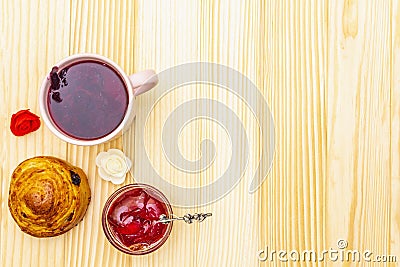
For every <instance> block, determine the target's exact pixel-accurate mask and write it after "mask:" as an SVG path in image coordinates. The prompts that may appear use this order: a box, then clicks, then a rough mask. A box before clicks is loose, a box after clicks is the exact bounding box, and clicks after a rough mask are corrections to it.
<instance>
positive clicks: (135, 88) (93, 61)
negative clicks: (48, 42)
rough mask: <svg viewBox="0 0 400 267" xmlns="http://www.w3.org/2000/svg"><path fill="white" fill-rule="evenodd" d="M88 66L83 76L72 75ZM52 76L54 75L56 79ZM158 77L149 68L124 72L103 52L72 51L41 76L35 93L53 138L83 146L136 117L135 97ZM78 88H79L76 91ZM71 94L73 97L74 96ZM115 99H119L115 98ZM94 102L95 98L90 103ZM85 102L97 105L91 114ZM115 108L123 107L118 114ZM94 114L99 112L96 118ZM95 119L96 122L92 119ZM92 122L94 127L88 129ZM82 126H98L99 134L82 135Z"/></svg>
mask: <svg viewBox="0 0 400 267" xmlns="http://www.w3.org/2000/svg"><path fill="white" fill-rule="evenodd" d="M85 64H86V65H85ZM77 66H78V67H77ZM84 66H85V67H84ZM86 66H88V67H86ZM86 70H88V73H82V77H83V78H80V79H78V80H74V77H78V76H77V75H78V74H79V71H81V72H86ZM101 75H104V76H105V77H101ZM113 75H114V76H115V77H114V76H113ZM53 76H55V81H54V77H53ZM92 76H93V77H92ZM110 77H112V78H110ZM64 78H65V79H64ZM92 79H93V80H96V81H97V80H99V79H102V80H101V81H102V82H98V81H97V82H98V84H100V85H102V86H98V85H96V86H93V82H91V80H92ZM104 80H105V81H104ZM116 80H117V82H116ZM157 82H158V79H157V76H156V74H155V72H154V71H153V70H145V71H142V72H138V73H135V74H133V75H130V76H128V75H127V74H126V73H125V72H124V71H123V70H122V68H121V67H119V66H118V65H117V64H116V63H115V62H113V61H112V60H110V59H108V58H106V57H103V56H100V55H96V54H77V55H72V56H69V57H67V58H65V59H63V60H61V61H60V62H59V63H57V64H56V65H55V68H54V67H53V70H52V72H51V73H50V74H49V75H48V76H47V77H46V78H45V79H44V80H43V83H42V85H41V88H40V93H39V107H40V113H41V117H42V119H43V121H44V123H45V124H46V125H47V127H48V128H49V129H50V130H51V131H52V132H53V133H54V134H55V135H56V136H57V137H59V138H60V139H62V140H64V141H66V142H68V143H71V144H75V145H85V146H88V145H97V144H101V143H104V142H107V141H109V140H111V139H113V138H114V137H116V136H118V135H120V134H121V133H122V131H123V130H124V129H127V128H128V127H129V126H130V124H131V122H132V120H133V118H134V117H135V114H134V109H133V105H134V100H135V97H136V96H137V95H140V94H142V93H144V92H146V91H148V90H150V89H151V88H153V87H154V86H155V85H156V84H157ZM58 83H59V84H58ZM79 83H81V85H82V86H80V84H79ZM94 84H95V83H94ZM56 85H57V86H56ZM78 87H79V88H80V89H78V91H74V90H75V88H78ZM89 87H90V89H88V88H89ZM103 87H104V88H103ZM107 87H108V88H107ZM82 88H83V89H82ZM121 88H123V89H121ZM86 89H87V90H86ZM68 90H70V91H68ZM118 90H119V91H118ZM121 90H123V91H124V92H122V91H121ZM73 92H74V93H73ZM121 92H122V93H121ZM72 94H75V95H72ZM71 95H72V96H71ZM88 95H89V96H90V97H88ZM107 95H108V99H107V98H106V96H107ZM71 98H73V99H74V100H73V101H72V100H71ZM117 100H118V101H120V102H115V101H117ZM74 101H75V102H74ZM79 101H87V102H88V103H85V102H83V103H80V102H79ZM95 101H97V102H98V103H97V104H96V103H94V104H93V102H95ZM114 102H115V103H114ZM110 103H114V104H113V105H111V104H110ZM109 104H110V105H109ZM68 105H69V107H68ZM74 105H75V106H74ZM79 105H80V106H79ZM77 106H78V107H79V108H78V109H77V108H76V107H77ZM86 106H87V107H88V108H89V107H90V106H94V107H97V108H98V110H96V109H93V112H94V113H93V114H92V115H90V112H91V110H90V109H88V110H86V109H85V107H86ZM81 109H82V110H81ZM105 109H108V111H105ZM117 110H121V112H120V114H118V113H116V114H113V112H114V111H115V112H117ZM122 110H123V112H122ZM101 112H108V113H104V114H102V113H101ZM115 112H114V113H115ZM101 114H102V115H101ZM97 115H98V116H102V117H99V118H96V117H95V116H97ZM90 116H92V117H90ZM114 118H116V119H114ZM113 119H114V121H113ZM85 120H86V121H85ZM102 120H103V121H102ZM105 121H108V122H109V123H108V124H107V123H106V122H105ZM96 122H100V123H97V124H96ZM76 125H79V126H76ZM96 125H98V126H96ZM74 127H75V128H74ZM85 127H86V128H85ZM90 127H97V128H92V129H90ZM107 127H111V128H110V129H109V131H107V130H106V128H107ZM85 130H86V131H87V132H89V134H91V133H94V132H97V130H99V133H98V135H97V136H96V135H95V134H94V136H89V135H87V136H86V135H83V134H81V132H82V133H84V132H85ZM101 131H103V132H101ZM76 133H79V134H76Z"/></svg>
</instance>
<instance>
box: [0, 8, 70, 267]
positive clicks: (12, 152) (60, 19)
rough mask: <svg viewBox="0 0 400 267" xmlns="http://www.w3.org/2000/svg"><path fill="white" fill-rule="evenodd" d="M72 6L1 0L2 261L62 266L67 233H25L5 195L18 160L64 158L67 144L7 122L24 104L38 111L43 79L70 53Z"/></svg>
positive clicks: (44, 132) (45, 132)
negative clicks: (16, 131) (23, 132)
mask: <svg viewBox="0 0 400 267" xmlns="http://www.w3.org/2000/svg"><path fill="white" fill-rule="evenodd" d="M69 10H70V6H69V3H68V2H65V1H56V2H55V1H48V2H47V1H46V2H41V3H38V2H34V1H12V2H8V1H2V2H1V11H0V12H1V36H2V37H1V52H0V56H1V62H2V64H1V66H0V72H1V77H2V78H1V88H2V89H1V98H2V99H4V100H5V101H4V103H6V105H5V106H4V105H2V106H3V107H2V112H1V120H2V128H1V132H2V136H3V139H2V145H1V147H2V149H1V151H2V171H1V172H2V176H1V179H2V180H1V202H2V205H1V230H0V231H1V233H2V234H1V243H0V247H1V251H0V265H1V266H29V265H32V266H39V264H43V265H49V266H63V258H64V255H65V254H64V246H63V243H64V239H65V236H60V237H56V238H53V239H49V240H47V239H37V238H33V237H31V236H29V235H26V234H23V233H22V232H21V231H20V229H19V228H18V226H17V225H16V224H15V223H14V220H13V219H12V217H11V215H10V213H9V211H8V206H7V203H8V202H7V199H8V188H9V181H10V177H11V173H12V172H13V170H14V168H15V167H16V166H17V165H18V163H19V162H21V161H23V160H25V159H26V158H29V157H33V156H37V155H53V156H56V157H60V158H65V157H66V145H65V143H63V142H61V141H60V140H58V139H57V138H56V137H55V136H53V135H52V134H51V133H50V131H49V130H48V129H47V128H46V127H45V126H42V127H41V128H40V129H39V130H38V131H36V132H34V133H32V134H29V135H27V136H24V137H15V136H13V135H12V134H11V132H10V130H9V123H10V118H11V115H12V114H13V113H16V112H17V111H18V110H21V109H28V108H29V109H30V110H31V111H32V112H34V113H36V114H39V107H38V101H37V99H38V91H39V87H40V84H41V82H42V80H43V79H44V78H45V77H46V75H47V74H48V72H49V70H50V68H51V66H52V64H54V62H56V61H58V60H60V59H62V58H63V57H65V56H67V55H68V50H69V26H68V25H69ZM39 14H40V15H39ZM54 14H58V15H57V16H55V15H54ZM42 123H43V122H42ZM3 127H4V128H3ZM49 144H51V145H49Z"/></svg>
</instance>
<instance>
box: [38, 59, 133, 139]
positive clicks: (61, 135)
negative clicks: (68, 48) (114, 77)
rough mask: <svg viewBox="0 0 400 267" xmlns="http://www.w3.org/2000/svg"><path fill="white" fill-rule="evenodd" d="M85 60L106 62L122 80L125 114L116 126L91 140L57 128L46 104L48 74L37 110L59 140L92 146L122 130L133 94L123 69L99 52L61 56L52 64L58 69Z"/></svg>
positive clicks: (126, 120)
mask: <svg viewBox="0 0 400 267" xmlns="http://www.w3.org/2000/svg"><path fill="white" fill-rule="evenodd" d="M85 60H93V61H98V62H103V63H106V64H107V65H109V66H110V67H111V68H112V69H113V70H114V71H115V72H117V74H118V75H119V76H120V78H121V79H122V80H123V82H124V85H125V89H126V91H127V94H128V106H127V109H126V111H125V115H124V117H123V119H122V121H121V122H120V123H119V124H118V126H117V127H116V128H115V129H114V130H113V131H111V132H110V133H108V134H107V135H105V136H103V137H100V138H96V139H91V140H82V139H78V138H75V137H73V136H71V135H68V134H66V133H64V132H63V131H62V130H61V129H59V127H58V126H56V124H55V122H54V121H53V119H52V118H51V116H50V113H49V109H48V105H47V95H48V93H49V89H50V76H49V74H47V75H46V77H45V78H44V79H43V81H42V84H41V86H40V91H39V110H40V114H41V117H42V120H43V121H44V123H45V124H46V126H47V127H48V128H49V129H50V131H51V132H52V133H53V134H54V135H56V136H57V137H58V138H60V139H61V140H63V141H65V142H67V143H70V144H74V145H81V146H92V145H98V144H102V143H105V142H107V141H110V140H111V139H113V138H114V137H116V136H117V135H118V134H119V133H121V132H122V130H123V129H124V127H125V125H127V124H128V122H129V121H130V117H131V114H132V112H133V102H134V101H133V100H134V94H133V87H132V83H131V81H130V79H129V77H128V75H127V74H126V73H125V71H124V70H123V69H122V68H121V67H120V66H119V65H118V64H117V63H115V62H114V61H112V60H111V59H109V58H107V57H105V56H102V55H99V54H94V53H80V54H73V55H70V56H68V57H65V58H63V59H62V60H60V61H59V62H57V63H56V64H54V66H56V67H58V68H59V69H63V68H65V67H66V66H69V65H71V64H74V63H78V62H81V61H85Z"/></svg>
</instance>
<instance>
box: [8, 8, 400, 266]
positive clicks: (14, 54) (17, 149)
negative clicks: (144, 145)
mask: <svg viewBox="0 0 400 267" xmlns="http://www.w3.org/2000/svg"><path fill="white" fill-rule="evenodd" d="M82 52H91V53H98V54H102V55H104V56H107V57H109V58H110V59H112V60H114V61H115V62H117V63H118V64H119V65H120V66H121V67H123V68H124V70H126V72H127V73H133V72H135V71H139V70H143V69H147V68H152V69H155V70H156V71H162V70H165V69H167V68H170V67H173V66H176V65H178V64H181V63H186V62H196V61H206V62H216V63H220V64H223V65H226V66H229V67H232V68H234V69H236V70H238V71H240V72H241V73H243V74H244V75H246V76H247V77H249V78H250V79H251V80H252V81H253V82H254V83H255V84H256V85H257V87H258V88H259V89H260V90H261V92H262V94H263V95H264V97H265V99H266V100H267V102H268V104H269V107H270V109H271V112H272V115H273V117H274V122H275V136H276V138H275V143H276V147H275V155H274V161H273V166H272V169H271V172H270V174H269V175H268V177H267V179H266V181H265V182H264V183H263V184H262V186H261V188H260V189H259V190H258V191H256V192H255V193H254V194H249V193H248V183H249V181H250V175H251V174H250V173H246V174H245V176H244V177H243V178H242V180H241V181H240V183H239V184H238V185H237V186H236V187H235V188H234V190H233V191H232V192H230V193H229V194H228V195H227V196H225V197H224V198H222V199H220V200H219V201H216V202H213V203H212V204H209V205H206V206H203V207H193V208H192V209H184V208H179V207H174V212H175V213H177V214H183V213H186V212H190V211H210V212H213V214H214V215H213V217H212V218H210V219H208V220H207V221H205V222H203V223H201V224H195V225H185V224H183V223H180V224H179V223H177V224H175V225H174V227H173V231H172V233H171V236H170V238H169V239H168V241H167V243H166V244H165V245H164V246H163V247H162V248H161V249H159V250H158V251H156V252H154V253H152V254H150V255H146V256H140V257H134V256H128V255H124V254H123V253H120V252H119V251H117V250H116V249H114V248H113V247H112V246H111V245H110V244H109V243H108V242H107V240H106V239H105V236H104V235H103V232H102V228H101V221H100V219H101V210H102V207H103V204H104V202H105V200H106V199H107V197H108V196H109V195H110V194H111V193H112V192H113V191H115V190H116V189H117V188H119V186H115V185H112V184H111V183H108V182H105V181H103V180H101V179H100V177H99V176H98V174H97V170H96V166H95V161H94V160H95V157H96V155H97V153H98V152H100V151H105V150H107V149H108V148H123V147H124V144H123V140H122V138H119V139H116V140H113V141H111V142H109V143H106V144H103V145H99V146H93V147H80V146H75V145H70V144H67V143H65V142H63V141H61V140H59V139H58V138H56V137H55V136H54V135H53V134H52V133H51V132H50V131H49V129H48V128H47V127H45V126H44V125H42V127H41V128H40V129H39V130H38V131H36V132H34V133H31V134H29V135H26V136H23V137H15V136H13V135H12V134H11V132H10V130H9V123H10V118H11V115H12V114H13V113H15V112H17V111H18V110H20V109H27V108H29V109H31V111H32V112H34V113H36V114H39V107H38V89H39V86H40V84H41V81H42V79H43V77H45V76H46V75H47V74H48V72H49V70H50V69H51V67H52V66H53V65H54V64H55V63H56V62H57V61H59V60H61V59H62V58H64V57H66V56H68V55H71V54H75V53H82ZM0 59H1V64H0V99H3V100H4V101H5V102H3V104H2V105H0V116H1V117H0V118H1V127H2V128H1V135H2V142H1V157H0V162H1V165H0V166H1V168H0V177H1V184H0V186H1V187H0V189H1V190H0V197H1V207H0V208H1V210H0V214H1V225H0V227H1V228H0V240H1V242H0V247H1V250H0V266H4V267H8V266H21V267H27V266H57V267H62V266H258V265H261V266H353V265H354V266H378V265H379V266H398V265H397V264H398V263H382V264H378V263H376V262H369V263H368V262H360V263H354V264H353V263H346V262H341V261H337V262H333V261H329V260H325V261H323V262H293V261H289V262H287V263H284V262H282V261H279V260H277V258H275V259H274V260H273V261H270V260H269V259H268V260H267V261H266V262H262V261H259V259H258V256H257V253H258V251H259V250H261V249H264V250H265V249H267V248H268V249H269V250H281V249H282V250H286V251H291V250H298V251H304V250H316V251H323V250H324V249H326V250H329V249H330V248H333V249H338V244H337V242H338V240H339V239H343V240H345V241H347V242H348V247H347V248H348V249H358V250H359V251H365V250H369V251H371V252H373V253H374V255H396V256H397V262H399V261H400V168H399V165H400V164H399V162H400V141H399V139H400V75H399V73H400V1H399V0H377V1H357V0H338V1H328V0H321V1H317V0H315V1H311V0H310V1H307V0H304V1H302V0H277V1H263V0H260V1H229V0H223V1H183V0H182V1H161V0H160V1H152V0H150V1H147V0H137V1H130V0H127V1H122V0H121V1H108V0H93V1H92V0H90V1H77V0H71V1H64V0H51V1H50V0H40V1H28V0H26V1H23V0H14V1H7V0H0ZM189 89H190V88H189ZM189 89H188V90H187V91H185V92H184V93H183V94H178V93H175V95H172V96H170V97H167V98H165V99H164V100H162V101H164V103H160V105H159V106H158V107H156V108H155V110H154V112H153V113H152V116H151V120H152V122H151V123H152V124H151V128H150V130H149V131H146V132H145V136H143V138H144V139H145V140H155V139H156V138H157V137H158V136H159V134H160V131H161V128H162V127H161V126H162V125H161V123H162V121H163V120H162V118H163V114H164V113H167V112H170V111H171V110H172V109H173V108H175V107H176V106H177V105H178V104H179V103H181V102H182V101H185V99H186V98H187V99H189V98H193V97H195V96H198V95H199V94H200V95H202V96H205V97H208V98H210V99H216V100H218V101H221V102H226V103H228V104H227V105H228V106H231V107H232V108H233V109H234V108H237V107H238V106H237V105H236V104H235V101H234V99H235V96H233V95H230V94H229V92H226V91H224V92H219V91H218V92H217V91H213V90H211V91H210V90H208V91H207V90H206V91H200V93H199V92H193V91H191V90H189ZM215 90H217V89H215ZM147 97H149V96H147ZM139 98H140V97H139ZM142 99H145V96H143V98H142ZM143 103H144V100H142V101H140V100H139V101H138V102H137V108H138V109H140V107H141V105H143ZM241 108H242V107H241V106H240V108H239V112H240V109H241ZM243 125H245V127H249V128H251V127H254V122H251V121H244V122H243ZM252 125H253V126H252ZM135 127H136V129H137V128H138V125H135ZM139 127H141V125H139ZM188 127H189V128H188V130H187V131H186V132H184V133H183V136H182V138H183V139H182V140H181V141H182V144H183V154H184V155H186V156H187V157H188V158H190V157H194V158H196V156H198V144H199V143H200V141H201V140H202V139H203V138H205V137H210V138H211V139H212V138H216V139H215V140H217V141H216V143H221V142H222V143H223V142H225V141H218V140H220V139H221V138H222V139H223V138H225V137H226V136H225V137H224V135H223V134H221V133H220V130H219V129H218V126H217V125H214V124H213V123H212V122H211V123H210V124H208V123H205V122H201V123H200V124H198V123H194V124H193V125H188ZM249 130H251V129H249ZM177 131H178V130H177ZM252 138H253V139H252V140H251V141H252V142H253V147H255V148H256V149H257V147H258V145H259V142H260V140H259V139H258V138H259V136H258V135H256V134H255V135H253V137H252ZM150 143H151V142H150ZM156 144H157V143H151V144H150V148H151V149H150V151H151V155H150V158H151V160H152V161H153V162H154V166H155V168H156V169H157V170H160V173H161V174H162V173H170V174H171V173H172V174H173V173H174V171H173V170H171V169H169V168H170V167H169V165H168V162H167V161H165V158H163V157H162V153H159V150H157V149H159V147H157V145H156ZM228 144H229V142H228ZM227 150H229V149H227ZM217 152H218V153H217V157H219V161H218V160H217V161H215V164H214V165H215V166H211V168H212V169H211V171H210V172H209V173H208V174H207V175H198V176H196V177H197V178H196V179H197V180H193V181H190V182H188V183H186V184H185V182H184V181H183V180H182V179H183V178H182V177H180V176H171V177H172V178H171V177H169V178H168V177H167V178H166V179H169V181H170V182H171V183H174V184H178V185H179V184H180V185H182V184H184V185H185V186H190V183H193V184H194V185H196V184H199V182H200V184H205V183H207V182H209V181H211V180H213V179H217V178H218V177H217V176H218V174H220V170H221V169H222V170H223V169H224V168H225V167H226V164H227V163H229V153H224V151H217ZM36 155H53V156H57V157H59V158H63V159H66V160H67V161H69V162H71V163H72V164H74V165H77V166H79V167H81V168H83V170H84V171H85V172H86V173H87V174H88V177H89V183H90V186H91V189H92V195H93V197H92V202H91V204H90V206H89V208H88V212H87V214H86V216H85V218H84V220H83V221H82V222H81V223H80V224H79V225H78V226H77V227H76V228H74V229H72V230H71V231H69V232H68V233H66V234H64V235H62V236H59V237H55V238H48V239H36V238H33V237H30V236H28V235H26V234H23V233H22V232H21V231H20V230H19V228H18V227H17V225H16V224H15V223H14V221H13V219H12V217H11V215H10V213H9V211H8V206H7V198H8V189H9V182H10V175H11V173H12V171H13V170H14V168H15V167H16V166H17V165H18V163H19V162H21V161H23V160H24V159H26V158H29V157H32V156H36ZM251 156H252V160H253V161H254V162H256V160H257V156H254V155H251ZM254 162H252V163H251V164H254ZM251 164H250V166H252V165H251ZM140 168H141V159H140V158H135V159H134V175H133V176H135V175H137V171H138V170H140ZM142 171H143V170H142ZM133 181H134V180H133V178H132V177H130V178H129V179H127V181H126V183H132V182H133ZM275 257H276V256H275Z"/></svg>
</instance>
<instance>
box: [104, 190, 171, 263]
mask: <svg viewBox="0 0 400 267" xmlns="http://www.w3.org/2000/svg"><path fill="white" fill-rule="evenodd" d="M172 214H173V212H172V208H171V205H170V203H169V201H168V199H167V198H166V197H165V196H164V194H163V193H161V192H160V191H159V190H158V189H156V188H154V187H153V186H150V185H147V184H139V183H136V184H129V185H126V186H123V187H121V188H119V189H118V190H116V191H115V192H114V193H113V194H112V195H111V196H110V197H109V198H108V200H107V202H106V203H105V205H104V209H103V214H102V226H103V231H104V234H105V235H106V237H107V239H108V241H109V242H110V243H111V244H112V245H113V246H114V247H115V248H117V249H118V250H120V251H122V252H124V253H127V254H130V255H144V254H148V253H150V252H153V251H155V250H157V249H158V248H160V247H161V246H162V245H163V244H164V243H165V241H167V239H168V237H169V235H170V233H171V230H172V225H173V223H172V222H169V223H162V222H159V221H158V220H159V219H160V216H161V215H166V216H167V217H170V216H171V215H172Z"/></svg>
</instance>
